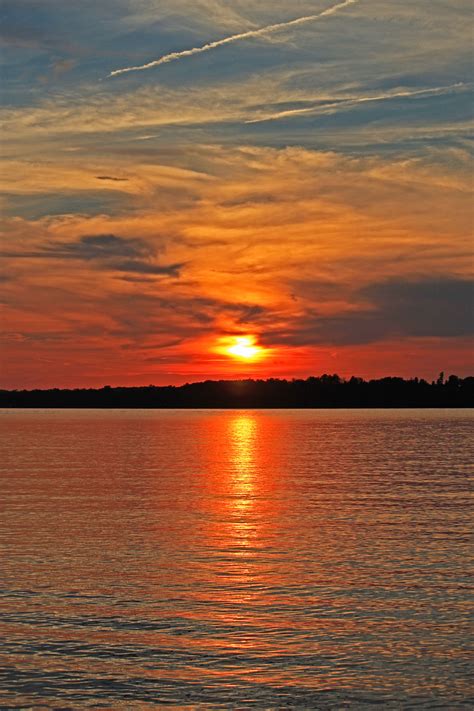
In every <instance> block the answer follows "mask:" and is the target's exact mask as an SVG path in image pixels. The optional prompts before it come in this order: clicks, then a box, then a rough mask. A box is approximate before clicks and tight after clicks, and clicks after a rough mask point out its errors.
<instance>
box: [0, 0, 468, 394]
mask: <svg viewBox="0 0 474 711" xmlns="http://www.w3.org/2000/svg"><path fill="white" fill-rule="evenodd" d="M10 5H11V6H10ZM43 5H44V7H43V8H42V11H41V12H42V13H43V14H42V15H41V18H42V19H41V22H40V25H41V28H42V29H41V33H39V32H37V33H35V32H34V31H33V29H31V31H30V30H29V31H28V32H29V34H28V42H25V34H24V31H22V30H21V27H20V25H19V24H18V23H19V21H18V17H17V15H16V14H15V11H14V8H13V4H7V8H6V10H5V12H4V17H3V22H4V25H5V36H6V38H7V39H6V42H7V43H8V44H9V49H8V52H6V53H5V55H4V65H5V66H4V69H5V71H4V76H5V77H6V79H5V81H4V86H3V87H2V88H3V92H2V94H3V97H2V98H3V102H4V106H3V109H2V116H1V118H2V121H3V129H2V136H3V138H4V140H3V157H2V161H3V164H2V167H3V170H2V171H1V175H2V180H3V188H4V201H3V205H2V217H3V234H4V237H3V240H2V256H3V261H4V266H3V268H2V282H1V288H2V292H3V295H2V304H3V305H4V315H3V335H2V342H1V344H0V345H1V347H0V358H1V360H2V369H1V372H2V375H1V380H0V386H2V387H8V388H13V387H16V388H22V387H48V386H58V387H61V386H63V387H64V386H79V385H83V386H89V385H90V386H99V385H103V384H112V385H113V384H124V385H127V384H129V385H132V384H144V385H147V384H149V383H150V382H153V383H156V384H167V383H182V382H186V381H190V380H196V379H203V378H204V379H205V378H221V377H226V378H227V377H233V376H236V377H238V376H241V375H249V376H252V375H255V376H258V377H270V376H271V377H278V376H281V377H289V378H292V377H305V376H308V375H313V374H314V375H318V374H320V373H324V372H338V373H339V374H340V375H342V376H350V375H352V374H356V375H360V376H363V377H365V378H370V377H380V376H383V375H393V374H399V375H402V376H405V377H409V376H413V375H419V376H424V377H428V378H432V377H436V376H437V374H438V373H439V372H440V371H441V370H450V371H451V372H456V373H458V374H459V375H463V374H468V373H469V372H470V371H471V353H472V340H471V338H472V317H471V313H470V309H469V308H468V305H469V304H470V303H472V274H471V269H470V260H469V258H468V255H470V253H471V251H472V244H471V228H472V226H471V217H470V216H471V162H470V157H469V153H468V149H467V144H466V141H465V136H466V135H467V131H468V130H469V122H470V107H471V99H470V94H471V88H472V87H471V78H470V76H469V71H468V67H469V66H470V62H469V58H468V55H470V51H471V37H470V26H469V22H468V18H469V17H470V15H469V6H468V4H467V2H464V1H463V2H461V3H457V4H456V8H453V7H452V6H451V5H450V4H449V3H444V4H442V6H439V7H437V22H436V23H435V24H433V23H432V22H431V18H430V16H429V8H428V6H425V5H423V4H416V3H415V4H413V3H408V2H405V0H403V1H402V2H400V3H396V4H394V3H389V4H387V3H385V2H381V3H377V7H376V8H375V5H374V4H373V3H367V2H355V1H346V2H339V3H337V2H333V3H331V2H315V1H314V0H303V2H301V3H298V8H297V11H295V10H293V11H290V10H291V8H289V6H288V7H283V6H282V5H281V4H280V5H278V4H277V5H275V3H271V2H269V1H267V0H264V1H263V2H259V3H255V2H250V1H249V2H246V1H244V2H241V3H239V4H238V8H237V7H234V6H232V7H230V5H229V3H225V2H221V1H220V0H218V1H217V2H216V3H207V2H204V3H199V4H195V3H192V2H187V0H184V2H181V3H179V4H178V5H179V6H176V3H174V2H171V0H163V2H160V3H154V4H153V8H152V7H151V5H150V4H148V5H147V4H146V3H145V4H143V3H138V2H137V3H132V4H130V3H128V4H127V3H126V4H123V3H122V4H121V3H118V4H117V3H116V4H115V5H116V6H114V10H113V12H109V11H107V7H108V6H109V4H107V3H105V4H104V3H96V5H95V6H94V7H90V8H89V9H88V13H84V14H81V13H80V12H79V11H78V9H77V8H76V5H75V4H74V3H62V4H61V3H46V4H43ZM145 5H147V6H146V7H145ZM132 6H133V7H132ZM35 8H36V5H35ZM35 8H33V6H32V9H31V13H30V14H31V17H30V15H29V17H30V19H29V20H28V21H29V22H30V24H31V27H32V28H33V27H34V25H35V22H36V21H38V22H39V19H38V15H37V11H38V9H37V8H36V9H35ZM109 9H110V8H109ZM35 13H36V14H35ZM25 16H26V15H25ZM20 24H21V23H20ZM394 25H396V32H394V31H393V28H394ZM91 27H95V28H100V29H97V32H93V33H91ZM439 27H443V52H442V54H443V63H442V65H441V64H440V49H439V34H438V28H439ZM48 28H50V29H48ZM44 33H46V34H44ZM58 36H60V37H61V38H62V39H61V43H60V46H59V44H58V41H57V38H58ZM380 37H384V42H383V45H382V44H381V43H380V40H379V38H380ZM137 38H139V41H138V40H137ZM157 47H159V48H160V49H159V52H157ZM144 69H146V70H147V71H142V70H144ZM139 70H140V71H139ZM110 74H113V75H114V76H113V78H110V79H107V80H104V77H107V76H109V75H110Z"/></svg>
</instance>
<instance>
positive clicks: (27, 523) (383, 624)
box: [0, 410, 474, 709]
mask: <svg viewBox="0 0 474 711" xmlns="http://www.w3.org/2000/svg"><path fill="white" fill-rule="evenodd" d="M472 421H473V415H472V413H471V412H470V411H468V410H254V411H252V410H247V411H245V410H228V411H213V410H207V411H206V410H200V411H185V410H181V411H178V410H170V411H163V410H161V411H160V410H155V411H153V410H128V411H127V410H122V411H118V410H11V411H7V410H2V411H0V425H1V427H2V431H3V434H4V444H3V447H2V449H3V454H2V461H1V464H0V466H1V469H2V474H1V482H2V483H1V499H2V511H3V513H2V516H1V519H0V543H1V545H2V549H3V554H2V559H3V563H2V575H1V582H0V586H1V590H0V596H1V599H0V623H1V634H2V638H3V643H2V649H1V652H0V705H2V704H3V705H2V706H1V707H2V708H18V709H20V708H21V709H25V708H61V709H76V708H87V707H94V708H101V709H117V708H121V709H145V708H148V707H150V708H151V707H157V706H158V707H159V706H163V707H165V706H166V707H173V708H179V709H181V708H190V709H193V708H194V709H196V708H199V709H214V708H215V709H234V708H235V709H247V708H248V709H252V708H256V709H258V708H259V709H280V708H283V709H285V708H308V709H349V708H369V707H371V706H372V705H374V704H378V705H380V706H381V708H384V709H391V708H393V709H400V708H402V709H403V708H406V709H408V708H410V709H411V708H427V709H428V708H429V709H435V708H440V709H441V708H445V709H458V708H459V709H460V708H463V709H464V708H465V709H468V708H472V707H473V703H474V695H473V693H472V692H473V689H472V683H471V682H470V673H469V672H470V671H471V672H472V668H471V670H470V669H469V647H468V644H469V633H470V631H471V629H472V628H471V627H470V623H469V612H470V609H472V594H471V592H472V587H470V583H471V582H472V578H470V577H469V572H468V571H469V568H470V567H471V570H472V546H471V545H470V539H469V536H470V534H472V525H471V520H472V515H471V511H472V509H471V507H470V504H469V495H470V492H471V491H472V479H470V474H471V475H472V468H471V463H472V461H473V451H472V450H473V446H472V437H470V434H471V431H472ZM471 540H472V539H471ZM470 561H471V566H470Z"/></svg>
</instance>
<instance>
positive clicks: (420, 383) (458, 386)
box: [0, 373, 474, 409]
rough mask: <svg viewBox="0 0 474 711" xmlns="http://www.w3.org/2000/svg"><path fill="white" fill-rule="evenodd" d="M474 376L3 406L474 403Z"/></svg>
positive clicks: (100, 395) (98, 393)
mask: <svg viewBox="0 0 474 711" xmlns="http://www.w3.org/2000/svg"><path fill="white" fill-rule="evenodd" d="M473 406H474V377H472V376H470V377H466V378H460V377H458V376H456V375H450V376H449V377H448V378H446V379H445V378H444V374H443V373H441V374H440V376H439V378H438V379H437V380H435V381H432V382H428V381H426V380H423V379H420V378H412V379H409V380H405V379H403V378H398V377H387V378H381V379H378V380H363V379H362V378H357V377H352V378H350V379H347V380H344V379H342V378H340V377H339V376H338V375H321V376H319V377H310V378H307V379H306V380H280V379H275V378H270V379H268V380H250V379H249V380H217V381H216V380H214V381H213V380H206V381H204V382H198V383H187V384H186V385H181V386H173V385H167V386H155V385H149V386H145V387H110V386H108V385H106V386H105V387H103V388H98V389H93V388H90V389H86V388H83V389H74V390H72V389H71V390H66V389H59V388H54V389H49V390H0V407H2V408H38V407H39V408H131V409H138V408H150V409H154V408H156V409H159V408H166V409H171V408H173V409H174V408H183V409H185V408H188V409H189V408H212V409H219V408H226V409H227V408H248V409H252V408H255V409H257V408H366V407H368V408H384V407H386V408H396V407H406V408H409V407H426V408H430V407H431V408H432V407H473Z"/></svg>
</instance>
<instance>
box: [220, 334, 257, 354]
mask: <svg viewBox="0 0 474 711" xmlns="http://www.w3.org/2000/svg"><path fill="white" fill-rule="evenodd" d="M226 353H227V354H228V355H230V356H232V357H233V358H238V359H239V360H256V359H257V358H259V357H260V356H262V355H263V348H261V347H260V346H257V345H256V343H255V338H254V336H235V337H234V338H233V342H232V344H231V345H230V346H228V347H227V348H226Z"/></svg>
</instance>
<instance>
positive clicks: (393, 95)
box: [245, 82, 466, 123]
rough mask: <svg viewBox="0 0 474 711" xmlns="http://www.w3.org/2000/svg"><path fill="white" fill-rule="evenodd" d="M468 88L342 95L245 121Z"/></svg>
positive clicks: (439, 88) (250, 121)
mask: <svg viewBox="0 0 474 711" xmlns="http://www.w3.org/2000/svg"><path fill="white" fill-rule="evenodd" d="M462 88H466V85H465V84H464V83H463V82H457V83H456V84H449V85H447V86H436V87H432V88H428V89H417V90H415V91H409V90H404V91H393V92H389V93H385V94H376V95H375V96H352V97H348V98H344V97H341V98H340V99H338V100H337V101H332V102H324V101H318V102H317V103H316V104H315V105H313V106H305V107H304V108H301V109H287V110H286V111H278V112H276V113H271V114H267V115H266V116H263V117H260V118H255V119H248V120H247V121H245V123H263V122H265V121H278V120H279V119H287V118H294V117H297V116H303V115H314V114H318V113H324V114H327V113H334V112H336V111H339V110H340V109H343V110H344V109H347V108H352V107H354V106H357V105H359V104H367V103H370V102H373V101H376V102H378V101H389V100H392V99H412V98H415V97H423V96H436V95H437V94H449V93H451V92H453V91H456V90H459V89H462Z"/></svg>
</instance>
